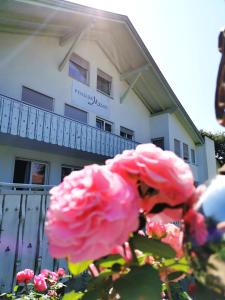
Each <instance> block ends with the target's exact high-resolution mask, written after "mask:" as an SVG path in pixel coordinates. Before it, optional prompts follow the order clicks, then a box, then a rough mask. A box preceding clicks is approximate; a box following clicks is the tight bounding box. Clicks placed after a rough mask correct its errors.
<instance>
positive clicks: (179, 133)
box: [169, 114, 201, 182]
mask: <svg viewBox="0 0 225 300" xmlns="http://www.w3.org/2000/svg"><path fill="white" fill-rule="evenodd" d="M169 132H170V135H169V145H170V150H171V151H174V139H177V140H179V141H180V143H181V156H182V157H183V143H185V144H187V145H188V150H189V165H190V167H191V169H192V172H193V175H194V178H195V180H196V181H197V182H199V174H198V169H199V168H201V166H199V157H198V153H197V151H196V146H195V144H194V143H193V140H192V138H191V137H190V136H189V134H188V133H187V131H186V130H185V128H184V127H183V126H182V124H181V123H180V122H179V121H178V119H177V118H176V116H175V115H174V114H171V115H169ZM191 149H193V150H194V151H195V159H196V162H195V164H193V163H192V162H191Z"/></svg>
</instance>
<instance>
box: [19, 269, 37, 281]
mask: <svg viewBox="0 0 225 300" xmlns="http://www.w3.org/2000/svg"><path fill="white" fill-rule="evenodd" d="M33 277H34V272H33V271H32V270H30V269H25V270H23V271H21V272H18V273H17V274H16V281H17V282H18V283H22V282H25V283H29V282H30V281H31V279H32V278H33Z"/></svg>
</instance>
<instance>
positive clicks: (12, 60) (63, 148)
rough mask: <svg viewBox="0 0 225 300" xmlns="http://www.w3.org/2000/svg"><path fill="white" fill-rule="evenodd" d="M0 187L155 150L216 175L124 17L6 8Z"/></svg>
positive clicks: (0, 65)
mask: <svg viewBox="0 0 225 300" xmlns="http://www.w3.org/2000/svg"><path fill="white" fill-rule="evenodd" d="M0 40H1V47H0V61H1V62H0V70H1V72H0V94H1V96H0V132H1V135H0V164H1V166H2V167H1V168H0V182H11V183H12V182H14V183H31V184H50V185H54V184H57V183H59V182H60V181H61V179H62V178H63V176H64V175H66V174H68V173H69V172H70V171H71V170H73V169H79V168H81V167H83V166H84V165H86V164H90V163H95V162H96V163H104V161H105V159H106V158H107V157H112V156H114V155H115V154H117V153H120V152H122V151H123V150H124V149H131V148H134V147H135V146H136V145H137V143H148V142H151V141H152V142H153V143H156V144H157V145H159V146H160V147H162V148H164V149H167V150H171V151H175V153H177V154H178V155H179V156H181V157H182V158H184V160H185V161H187V162H188V163H189V164H190V166H191V168H192V170H193V173H194V176H195V180H196V182H197V183H201V182H202V181H204V180H205V179H207V178H209V177H210V176H211V175H212V174H214V173H215V168H216V167H215V163H214V156H213V155H214V153H213V151H214V149H213V145H211V144H210V141H207V142H205V141H204V140H203V139H202V137H201V136H200V135H199V133H198V131H197V129H196V127H195V125H194V124H193V123H192V121H191V119H190V118H189V116H188V115H187V113H186V112H185V110H184V108H183V107H182V106H181V104H180V102H179V100H178V99H177V98H176V96H175V95H174V93H173V91H172V90H171V88H170V87H169V85H168V83H167V82H166V80H165V78H164V77H163V75H162V73H161V72H160V70H159V69H158V67H157V65H156V64H155V62H154V60H153V59H152V57H151V55H150V53H149V52H148V50H147V49H146V48H145V46H144V44H143V42H142V41H141V39H140V38H139V36H138V34H137V32H136V31H135V29H134V28H133V26H132V24H131V23H130V21H129V19H128V18H127V17H126V16H121V15H117V14H112V13H108V12H100V11H98V10H95V9H91V8H87V7H83V6H80V5H76V4H73V3H70V2H66V1H55V0H54V1H47V0H46V1H25V2H24V1H9V2H6V4H4V5H3V7H2V12H1V19H0Z"/></svg>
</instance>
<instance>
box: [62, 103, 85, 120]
mask: <svg viewBox="0 0 225 300" xmlns="http://www.w3.org/2000/svg"><path fill="white" fill-rule="evenodd" d="M66 106H69V107H71V108H73V109H77V110H80V111H82V112H84V113H86V115H87V122H86V123H85V122H82V121H79V120H76V119H73V118H71V117H68V116H66V114H65V112H66ZM64 117H65V118H68V119H70V120H72V121H75V122H79V123H82V124H86V125H88V118H89V115H88V112H87V111H86V110H84V109H81V108H79V107H77V106H74V105H71V104H69V103H64Z"/></svg>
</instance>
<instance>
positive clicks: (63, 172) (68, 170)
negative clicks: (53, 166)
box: [61, 167, 73, 181]
mask: <svg viewBox="0 0 225 300" xmlns="http://www.w3.org/2000/svg"><path fill="white" fill-rule="evenodd" d="M72 171H73V169H72V168H70V167H62V170H61V181H62V180H63V178H64V177H65V176H68V175H69V174H70V173H71V172H72Z"/></svg>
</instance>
